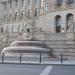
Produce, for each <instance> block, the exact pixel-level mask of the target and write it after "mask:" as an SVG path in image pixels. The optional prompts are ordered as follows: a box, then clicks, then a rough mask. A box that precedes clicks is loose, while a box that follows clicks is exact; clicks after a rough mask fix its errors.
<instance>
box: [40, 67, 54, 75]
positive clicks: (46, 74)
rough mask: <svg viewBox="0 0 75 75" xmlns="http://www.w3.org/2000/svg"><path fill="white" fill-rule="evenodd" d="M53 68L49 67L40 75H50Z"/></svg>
mask: <svg viewBox="0 0 75 75" xmlns="http://www.w3.org/2000/svg"><path fill="white" fill-rule="evenodd" d="M52 68H53V66H47V67H46V68H45V70H44V71H43V72H42V73H41V74H40V75H49V73H50V71H51V70H52Z"/></svg>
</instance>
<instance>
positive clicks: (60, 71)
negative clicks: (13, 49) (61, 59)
mask: <svg viewBox="0 0 75 75" xmlns="http://www.w3.org/2000/svg"><path fill="white" fill-rule="evenodd" d="M0 75H75V66H51V65H26V64H0Z"/></svg>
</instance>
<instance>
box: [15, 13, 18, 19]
mask: <svg viewBox="0 0 75 75" xmlns="http://www.w3.org/2000/svg"><path fill="white" fill-rule="evenodd" d="M17 15H18V14H17V12H16V13H15V20H17Z"/></svg>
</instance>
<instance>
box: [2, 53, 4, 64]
mask: <svg viewBox="0 0 75 75" xmlns="http://www.w3.org/2000/svg"><path fill="white" fill-rule="evenodd" d="M3 61H4V53H3V54H2V63H3Z"/></svg>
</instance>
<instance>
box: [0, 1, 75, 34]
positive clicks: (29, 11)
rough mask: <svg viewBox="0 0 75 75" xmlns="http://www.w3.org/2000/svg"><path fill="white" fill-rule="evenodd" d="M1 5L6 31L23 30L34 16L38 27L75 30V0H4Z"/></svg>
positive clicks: (51, 29) (42, 28)
mask: <svg viewBox="0 0 75 75" xmlns="http://www.w3.org/2000/svg"><path fill="white" fill-rule="evenodd" d="M0 5H1V12H0V13H1V15H0V19H1V20H0V21H1V23H0V24H1V26H2V27H3V30H4V31H5V30H6V29H8V31H9V32H18V31H21V30H22V27H23V26H25V27H26V25H27V24H28V21H32V19H33V18H35V23H36V24H35V25H36V27H37V28H38V29H40V30H42V31H46V32H52V33H54V32H56V33H60V32H67V31H70V29H71V30H72V28H73V30H74V24H75V22H74V20H75V14H74V13H75V8H74V7H75V1H74V0H52V1H51V0H2V1H1V2H0ZM2 27H1V28H2ZM23 28H24V27H23ZM1 30H2V29H1ZM37 31H38V30H37Z"/></svg>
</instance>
